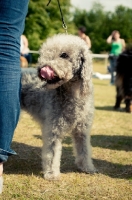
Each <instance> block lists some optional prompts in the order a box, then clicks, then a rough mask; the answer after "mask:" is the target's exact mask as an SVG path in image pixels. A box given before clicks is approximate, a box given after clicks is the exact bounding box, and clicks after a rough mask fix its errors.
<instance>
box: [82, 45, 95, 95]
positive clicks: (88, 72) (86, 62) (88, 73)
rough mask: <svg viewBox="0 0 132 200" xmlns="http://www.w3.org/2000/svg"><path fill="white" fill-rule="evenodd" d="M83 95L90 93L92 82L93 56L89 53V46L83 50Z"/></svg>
mask: <svg viewBox="0 0 132 200" xmlns="http://www.w3.org/2000/svg"><path fill="white" fill-rule="evenodd" d="M81 63H82V64H81V74H80V75H81V79H82V85H81V94H82V95H86V94H88V92H90V86H91V81H92V72H93V68H92V56H91V53H90V52H89V50H88V48H87V46H86V47H85V46H84V48H82V50H81Z"/></svg>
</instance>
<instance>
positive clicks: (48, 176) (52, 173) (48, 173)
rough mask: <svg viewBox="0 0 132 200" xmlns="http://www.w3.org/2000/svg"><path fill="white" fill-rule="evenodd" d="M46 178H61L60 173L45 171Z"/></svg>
mask: <svg viewBox="0 0 132 200" xmlns="http://www.w3.org/2000/svg"><path fill="white" fill-rule="evenodd" d="M44 178H45V179H46V180H59V178H60V173H54V172H45V173H44Z"/></svg>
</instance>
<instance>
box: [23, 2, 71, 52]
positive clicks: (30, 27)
mask: <svg viewBox="0 0 132 200" xmlns="http://www.w3.org/2000/svg"><path fill="white" fill-rule="evenodd" d="M47 3H48V0H30V3H29V9H28V14H27V17H26V22H25V31H24V34H25V35H26V36H27V38H28V40H29V44H30V49H33V50H38V49H39V48H40V45H41V44H42V43H43V42H44V41H45V39H46V38H47V37H49V36H52V35H53V34H57V33H64V32H65V31H64V30H63V28H62V21H61V16H60V11H59V8H58V3H57V0H52V1H51V3H50V4H49V6H47ZM70 6H71V5H70V0H67V1H65V0H61V8H62V12H63V15H64V19H65V22H66V23H67V24H68V22H69V16H70ZM71 27H72V26H71V25H70V28H69V29H72V28H71Z"/></svg>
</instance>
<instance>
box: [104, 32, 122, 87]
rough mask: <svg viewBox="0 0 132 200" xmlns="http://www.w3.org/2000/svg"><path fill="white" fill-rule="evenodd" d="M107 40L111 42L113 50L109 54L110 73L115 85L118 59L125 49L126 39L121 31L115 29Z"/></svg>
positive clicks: (112, 82)
mask: <svg viewBox="0 0 132 200" xmlns="http://www.w3.org/2000/svg"><path fill="white" fill-rule="evenodd" d="M106 41H107V43H108V44H111V51H110V55H109V61H110V73H111V81H110V83H111V84H112V85H113V84H114V72H115V67H116V61H117V58H118V56H119V54H120V53H121V52H122V51H123V50H124V49H125V40H124V39H122V38H120V33H119V31H117V30H114V31H113V32H112V33H111V35H110V36H109V37H108V38H107V40H106Z"/></svg>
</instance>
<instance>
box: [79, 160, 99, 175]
mask: <svg viewBox="0 0 132 200" xmlns="http://www.w3.org/2000/svg"><path fill="white" fill-rule="evenodd" d="M77 167H78V170H79V171H81V172H84V173H87V174H94V173H97V172H98V170H97V169H96V168H95V167H94V165H93V163H91V162H90V163H89V164H87V163H80V162H79V163H78V164H77Z"/></svg>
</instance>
